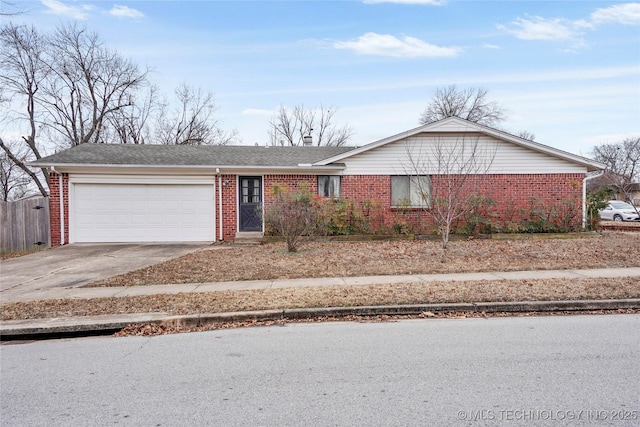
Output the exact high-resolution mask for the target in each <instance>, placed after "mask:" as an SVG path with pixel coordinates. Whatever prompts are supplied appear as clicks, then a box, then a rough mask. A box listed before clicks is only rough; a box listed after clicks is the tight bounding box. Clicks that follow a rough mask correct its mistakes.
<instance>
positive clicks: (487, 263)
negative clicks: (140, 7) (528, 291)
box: [88, 232, 640, 286]
mask: <svg viewBox="0 0 640 427" xmlns="http://www.w3.org/2000/svg"><path fill="white" fill-rule="evenodd" d="M639 248H640V233H611V232H609V233H602V234H600V235H595V237H590V238H578V239H576V238H572V239H527V240H504V241H496V240H468V241H457V242H451V243H450V244H449V248H448V249H446V250H444V249H442V247H441V246H440V243H439V242H433V241H406V240H404V241H380V242H323V243H321V242H316V243H309V244H307V245H305V246H303V247H302V249H301V250H300V252H298V253H294V254H291V253H288V252H286V250H285V246H284V244H283V243H270V244H265V245H262V246H257V247H230V248H226V249H215V250H214V249H206V250H202V251H199V252H196V253H192V254H189V255H185V256H183V257H180V258H177V259H174V260H171V261H167V262H163V263H160V264H156V265H153V266H151V267H148V268H145V269H141V270H137V271H133V272H130V273H127V274H123V275H119V276H115V277H112V278H110V279H107V280H102V281H99V282H94V283H92V284H90V285H88V286H139V285H152V284H168V283H205V282H226V281H236V280H265V279H270V280H272V279H295V278H309V277H343V276H371V275H394V274H430V273H461V272H482V271H518V270H555V269H576V268H606V267H636V266H640V256H638V250H639Z"/></svg>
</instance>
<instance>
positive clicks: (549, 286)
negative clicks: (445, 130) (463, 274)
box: [0, 277, 640, 320]
mask: <svg viewBox="0 0 640 427" xmlns="http://www.w3.org/2000/svg"><path fill="white" fill-rule="evenodd" d="M621 298H640V278H637V277H634V278H610V279H601V278H599V279H594V278H591V279H586V278H585V279H544V280H543V279H537V280H481V281H462V282H405V283H397V284H384V285H364V286H318V287H301V288H286V289H260V290H246V291H219V292H207V293H185V294H171V295H170V294H161V295H149V296H132V297H111V298H95V299H59V300H43V301H33V302H18V303H10V304H5V305H2V307H1V308H0V318H1V319H2V320H14V319H36V318H47V317H49V318H50V317H72V316H92V315H101V314H126V313H150V312H163V313H168V314H199V313H221V312H234V311H251V310H272V309H285V308H313V307H354V306H369V305H399V304H431V303H469V302H488V301H495V302H498V301H546V300H549V301H560V300H585V299H621Z"/></svg>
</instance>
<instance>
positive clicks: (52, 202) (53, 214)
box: [49, 172, 69, 246]
mask: <svg viewBox="0 0 640 427" xmlns="http://www.w3.org/2000/svg"><path fill="white" fill-rule="evenodd" d="M62 200H63V208H64V244H68V243H69V174H66V173H64V174H62ZM49 219H50V223H51V225H50V227H51V246H60V245H61V244H62V239H61V227H60V175H58V174H57V173H54V172H51V173H50V174H49Z"/></svg>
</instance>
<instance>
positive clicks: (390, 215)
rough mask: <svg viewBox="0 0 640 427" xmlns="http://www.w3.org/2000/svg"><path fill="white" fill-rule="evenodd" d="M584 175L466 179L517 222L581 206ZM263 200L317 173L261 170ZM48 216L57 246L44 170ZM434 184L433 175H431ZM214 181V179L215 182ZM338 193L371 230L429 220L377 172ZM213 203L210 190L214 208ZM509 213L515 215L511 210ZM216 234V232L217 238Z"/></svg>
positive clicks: (233, 191)
mask: <svg viewBox="0 0 640 427" xmlns="http://www.w3.org/2000/svg"><path fill="white" fill-rule="evenodd" d="M584 176H585V175H584V174H579V173H576V174H528V175H483V176H478V177H477V179H474V180H472V183H471V184H472V186H473V187H474V191H476V192H477V193H478V194H481V195H483V196H485V197H488V198H490V199H492V200H493V201H495V202H496V203H497V206H496V208H495V209H494V213H496V214H497V215H498V216H500V217H502V218H503V219H508V220H514V221H517V220H519V219H521V218H518V216H517V211H518V210H520V209H525V210H526V208H527V207H528V206H529V205H530V203H531V200H532V199H533V198H536V199H537V201H538V203H539V205H540V206H547V207H549V206H554V205H558V204H561V203H563V202H566V201H568V200H575V203H576V204H577V209H581V203H582V180H583V179H584ZM62 177H63V192H64V193H63V197H64V220H65V224H64V243H65V244H67V243H69V175H68V174H63V175H62ZM221 178H222V209H223V214H222V221H223V232H222V239H223V240H225V241H232V240H233V239H234V238H235V234H236V231H237V230H238V223H237V222H238V213H237V194H238V193H237V185H238V179H237V176H236V175H222V177H221ZM263 179H264V199H263V200H264V205H265V206H268V205H269V203H270V201H271V195H272V191H273V187H274V185H275V184H279V185H283V186H284V187H286V188H287V189H289V190H292V191H295V190H299V189H301V188H302V187H303V186H306V188H307V189H308V190H309V191H311V192H313V193H315V192H316V191H317V184H318V181H317V177H316V176H315V175H265V176H264V178H263ZM50 182H51V186H50V197H49V203H50V219H51V245H52V246H59V245H60V192H59V191H60V188H59V175H57V174H55V173H52V174H51V175H50ZM433 182H434V186H435V185H437V177H434V178H433ZM216 185H217V183H216ZM341 193H342V197H343V198H344V199H347V200H352V201H354V202H355V203H356V204H357V205H358V208H360V209H362V210H366V209H370V211H371V212H370V215H368V214H367V215H366V217H367V218H368V220H369V221H370V222H371V229H372V230H382V229H386V230H392V229H393V227H394V224H396V225H397V224H399V223H406V224H409V225H410V226H411V227H413V228H414V230H415V231H423V232H424V231H428V228H425V227H429V223H428V220H427V219H426V216H425V214H424V212H423V211H422V209H394V208H391V206H390V205H391V178H390V177H389V176H381V175H358V176H353V175H347V176H343V177H342V183H341ZM218 207H219V199H218V194H217V193H216V212H217V211H218ZM514 213H515V214H514ZM216 230H218V232H217V233H216V234H218V233H219V216H218V217H217V218H216ZM219 238H220V236H219V235H218V239H219Z"/></svg>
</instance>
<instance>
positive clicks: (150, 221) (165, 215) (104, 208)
mask: <svg viewBox="0 0 640 427" xmlns="http://www.w3.org/2000/svg"><path fill="white" fill-rule="evenodd" d="M214 209H215V202H214V189H213V185H208V184H174V185H172V184H75V185H74V201H73V208H72V211H71V215H72V218H71V219H72V224H73V231H74V233H73V237H72V239H73V240H72V241H75V242H170V241H212V240H214V239H215V216H214Z"/></svg>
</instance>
